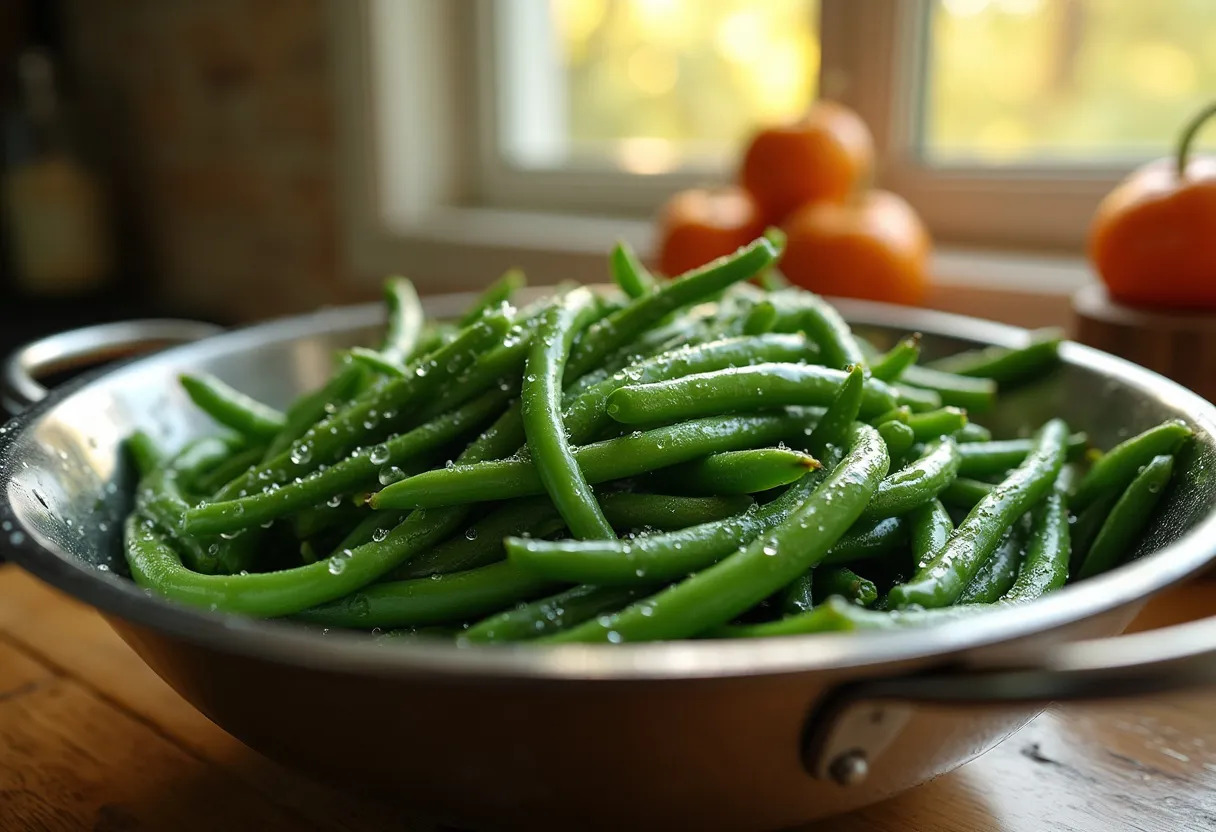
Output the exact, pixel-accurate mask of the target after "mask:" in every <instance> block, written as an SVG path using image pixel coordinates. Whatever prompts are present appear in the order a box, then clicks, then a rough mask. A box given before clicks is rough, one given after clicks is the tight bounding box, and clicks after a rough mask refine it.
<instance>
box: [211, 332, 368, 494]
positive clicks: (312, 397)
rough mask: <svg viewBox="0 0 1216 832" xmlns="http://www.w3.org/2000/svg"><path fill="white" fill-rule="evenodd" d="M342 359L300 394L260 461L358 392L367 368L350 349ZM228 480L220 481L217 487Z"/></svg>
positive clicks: (280, 449)
mask: <svg viewBox="0 0 1216 832" xmlns="http://www.w3.org/2000/svg"><path fill="white" fill-rule="evenodd" d="M342 362H343V363H342V364H341V365H340V369H339V370H338V371H337V372H336V373H334V375H333V377H332V378H330V380H329V381H327V382H326V383H325V384H324V385H323V386H322V387H321V388H320V389H319V390H315V391H313V392H312V393H308V394H306V395H304V396H301V397H300V398H299V399H297V400H296V401H295V403H294V404H292V405H291V407H289V408H287V416H286V418H285V420H284V423H283V429H282V430H281V431H279V432H278V434H277V435H276V436H275V437H274V439H272V440H271V442H270V445H268V446H267V448H266V452H265V454H264V456H263V458H262V459H261V461H263V462H266V461H269V460H271V459H274V458H275V457H276V456H278V455H279V454H281V453H283V452H284V451H286V450H287V449H288V448H290V447H291V443H292V442H295V441H296V440H297V439H299V438H300V437H301V436H303V435H304V433H305V432H306V431H307V430H308V429H309V428H310V427H312V426H313V425H315V424H316V423H317V422H319V421H321V420H322V419H324V418H325V415H326V414H327V413H331V412H333V411H335V410H337V408H338V407H339V406H340V405H343V404H345V403H346V402H347V401H349V400H350V398H351V396H353V395H354V394H355V390H356V389H357V388H358V387H359V384H360V380H361V379H362V378H363V372H364V368H363V366H362V365H360V364H357V363H355V362H354V361H352V360H351V358H350V354H349V353H347V354H345V355H344V356H343V358H342ZM255 461H257V460H255ZM246 467H249V466H246ZM239 473H241V472H240V471H235V472H233V475H232V476H233V477H235V476H236V475H237V474H239ZM231 478H232V477H229V479H231ZM227 481H228V480H224V481H223V482H221V483H218V484H217V486H216V487H217V488H218V487H219V486H220V485H223V484H224V483H226V482H227Z"/></svg>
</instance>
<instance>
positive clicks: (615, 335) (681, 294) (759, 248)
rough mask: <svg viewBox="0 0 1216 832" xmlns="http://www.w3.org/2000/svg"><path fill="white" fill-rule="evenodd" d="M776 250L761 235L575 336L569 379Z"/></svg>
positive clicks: (748, 272) (749, 271) (752, 270)
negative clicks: (579, 335)
mask: <svg viewBox="0 0 1216 832" xmlns="http://www.w3.org/2000/svg"><path fill="white" fill-rule="evenodd" d="M778 254H779V252H778V250H777V249H776V248H775V247H774V246H773V244H772V243H770V242H769V241H768V240H766V239H764V238H763V237H762V238H760V239H758V240H756V241H755V242H753V243H750V244H748V245H746V246H744V247H743V248H741V249H739V250H738V251H737V252H735V253H734V254H732V255H729V256H727V257H721V258H719V259H717V260H714V261H713V262H712V263H709V264H707V265H705V266H702V267H701V268H699V269H695V270H694V271H691V272H688V273H687V274H685V275H683V276H681V277H678V278H676V279H675V280H672V281H669V282H667V283H664V284H662V285H661V286H659V287H658V288H657V289H656V290H655V291H653V292H651V293H650V294H648V295H646V296H645V297H641V298H638V299H637V300H635V301H633V302H632V303H630V304H629V305H628V306H626V307H624V308H623V309H618V310H617V311H616V312H613V313H612V314H611V315H609V316H608V317H606V318H604V319H603V320H601V321H599V322H597V323H596V324H595V325H594V326H592V327H591V328H590V329H588V330H587V331H586V332H584V333H583V336H582V337H581V338H579V340H578V342H577V343H576V344H575V346H574V349H573V350H572V351H571V353H570V360H569V361H568V362H567V365H566V375H567V377H568V378H570V379H571V380H573V379H576V378H578V377H579V376H581V375H583V374H584V373H586V372H588V371H589V370H592V369H594V368H595V366H596V365H597V364H599V363H600V361H601V360H602V359H603V358H604V357H605V356H607V355H608V354H609V353H611V352H613V351H614V350H617V349H619V348H620V347H623V346H624V345H625V344H628V343H629V342H630V341H632V340H634V339H635V338H637V337H638V336H639V335H640V334H641V333H642V332H643V331H644V330H646V329H648V328H649V327H651V326H653V325H654V324H656V323H658V322H659V321H660V320H662V319H663V318H664V317H666V316H667V315H668V314H669V313H671V312H674V311H675V310H677V309H680V308H681V307H684V306H687V305H688V304H690V303H695V302H696V301H699V300H702V299H704V298H706V297H708V296H710V295H712V294H714V293H716V292H720V291H722V290H723V289H725V288H727V287H728V286H730V285H732V284H734V283H738V282H739V281H741V280H746V279H747V278H749V277H751V276H752V275H754V274H756V272H758V271H760V270H761V269H763V268H764V267H765V266H767V265H769V264H770V263H772V262H773V261H774V260H776V259H777V256H778Z"/></svg>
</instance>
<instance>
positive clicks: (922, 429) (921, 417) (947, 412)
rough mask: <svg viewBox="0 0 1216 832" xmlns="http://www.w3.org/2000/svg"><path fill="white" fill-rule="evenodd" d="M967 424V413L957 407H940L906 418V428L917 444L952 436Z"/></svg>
mask: <svg viewBox="0 0 1216 832" xmlns="http://www.w3.org/2000/svg"><path fill="white" fill-rule="evenodd" d="M966 424H967V413H966V411H964V410H959V409H958V408H957V407H942V408H938V409H937V410H926V411H923V412H920V413H913V414H912V415H911V416H909V417H908V427H910V428H912V433H913V434H914V435H915V436H916V441H917V442H927V441H929V440H930V439H937V438H938V437H941V436H953V435H954V434H955V433H956V432H958V431H960V430H962V429H963V427H964V426H966Z"/></svg>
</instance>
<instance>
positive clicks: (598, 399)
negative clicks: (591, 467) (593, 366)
mask: <svg viewBox="0 0 1216 832" xmlns="http://www.w3.org/2000/svg"><path fill="white" fill-rule="evenodd" d="M818 354H819V351H818V348H817V347H815V346H814V345H813V344H811V343H810V342H808V341H807V340H806V338H804V337H803V336H801V335H759V336H754V337H750V338H748V337H745V338H722V339H719V340H715V341H710V342H707V343H703V344H693V345H686V346H681V347H679V348H677V349H674V350H669V351H667V352H664V353H661V354H659V355H656V356H654V357H651V358H647V359H645V360H643V361H640V362H638V363H635V364H632V365H630V366H628V367H625V368H624V369H622V370H619V371H617V372H616V373H613V374H612V375H611V376H608V377H607V378H605V379H603V380H600V381H597V382H596V383H594V384H592V385H590V386H589V387H587V388H586V389H584V390H582V391H581V392H579V393H578V394H577V395H575V396H574V397H573V398H572V399H571V401H570V402H569V403H568V404H567V406H566V410H565V423H566V430H567V431H568V432H569V434H570V441H571V442H574V443H576V444H577V443H581V442H586V441H587V440H589V439H593V438H594V437H595V435H596V434H597V433H598V432H599V431H600V430H602V429H603V428H604V427H605V426H606V425H609V424H611V423H612V417H610V416H609V415H608V412H607V410H606V409H605V407H606V404H607V398H608V395H609V394H610V393H612V391H614V390H616V389H617V388H619V387H624V386H625V385H626V384H649V383H652V382H656V381H666V380H667V379H671V378H678V377H680V376H687V375H691V374H693V373H703V372H707V371H711V370H722V369H725V368H727V367H742V366H746V365H748V364H752V363H755V362H757V361H769V362H771V361H780V362H798V361H813V360H814V359H815V358H816V357H817V356H818Z"/></svg>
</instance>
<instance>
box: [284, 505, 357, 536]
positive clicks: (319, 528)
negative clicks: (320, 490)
mask: <svg viewBox="0 0 1216 832" xmlns="http://www.w3.org/2000/svg"><path fill="white" fill-rule="evenodd" d="M366 515H367V509H366V508H364V507H363V506H359V505H355V503H354V502H352V501H351V500H341V499H337V500H329V501H326V502H324V503H321V504H320V505H316V506H313V507H312V508H307V509H304V510H303V511H300V512H297V513H296V514H295V516H293V517H292V518H291V530H292V532H293V533H294V534H295V536H296V540H307V539H308V538H310V537H316V536H317V535H319V534H322V533H324V532H327V531H329V530H330V529H333V528H335V527H337V526H342V527H344V528H348V527H350V526H352V525H355V524H357V523H358V522H359V521H360V520H362V519H363V518H364V517H365V516H366Z"/></svg>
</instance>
